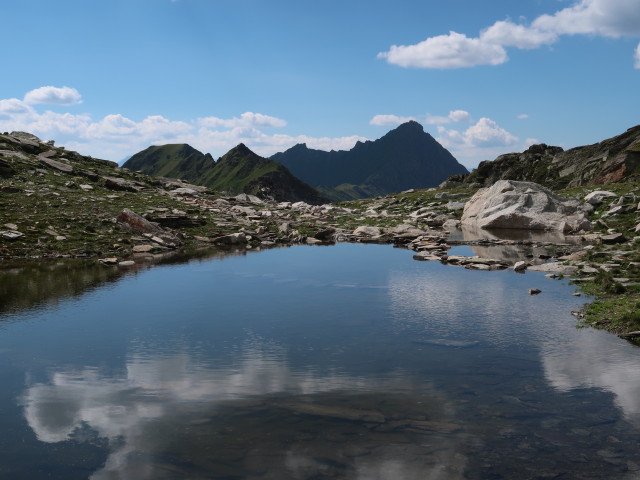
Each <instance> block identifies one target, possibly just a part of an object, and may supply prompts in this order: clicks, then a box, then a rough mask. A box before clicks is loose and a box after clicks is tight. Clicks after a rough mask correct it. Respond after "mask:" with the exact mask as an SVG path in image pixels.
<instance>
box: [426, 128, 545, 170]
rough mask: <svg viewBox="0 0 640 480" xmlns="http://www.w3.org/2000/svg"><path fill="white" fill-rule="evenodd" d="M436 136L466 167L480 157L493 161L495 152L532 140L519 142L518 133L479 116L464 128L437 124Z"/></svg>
mask: <svg viewBox="0 0 640 480" xmlns="http://www.w3.org/2000/svg"><path fill="white" fill-rule="evenodd" d="M435 138H436V140H437V141H438V142H439V143H440V144H441V145H442V146H443V147H445V148H447V149H448V150H450V151H451V153H452V154H453V156H455V157H456V159H457V160H458V161H459V162H460V163H462V164H463V165H465V166H466V167H468V168H475V167H476V166H477V165H478V163H479V162H480V161H481V160H489V159H490V160H493V159H494V158H495V157H497V156H498V155H501V154H503V153H507V152H509V151H521V150H524V149H525V148H527V147H528V146H530V145H532V143H529V141H531V140H535V139H527V140H526V141H525V142H522V141H521V140H520V139H519V138H518V137H517V136H515V135H513V134H512V133H510V132H508V131H507V130H505V129H504V128H502V127H501V126H500V125H498V124H497V123H496V122H495V121H494V120H492V119H490V118H487V117H482V118H481V119H480V120H478V121H477V122H476V123H475V124H473V125H471V126H470V127H469V128H467V129H466V130H456V129H454V128H447V127H445V126H443V125H439V126H438V127H437V135H436V137H435ZM533 143H536V142H535V141H534V142H533Z"/></svg>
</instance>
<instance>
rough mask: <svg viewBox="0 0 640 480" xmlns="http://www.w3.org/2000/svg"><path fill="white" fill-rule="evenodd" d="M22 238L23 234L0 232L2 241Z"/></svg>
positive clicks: (10, 231)
mask: <svg viewBox="0 0 640 480" xmlns="http://www.w3.org/2000/svg"><path fill="white" fill-rule="evenodd" d="M22 236H24V233H20V232H18V231H16V230H0V237H1V238H3V239H4V240H17V239H18V238H20V237H22Z"/></svg>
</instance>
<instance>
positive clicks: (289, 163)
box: [123, 121, 468, 203]
mask: <svg viewBox="0 0 640 480" xmlns="http://www.w3.org/2000/svg"><path fill="white" fill-rule="evenodd" d="M123 167H125V168H128V169H130V170H136V171H139V172H142V173H146V174H148V175H155V176H162V177H169V178H180V179H183V180H186V181H188V182H191V183H194V184H197V185H205V186H208V187H210V188H213V189H215V190H221V191H227V192H229V193H250V194H254V195H258V196H262V197H271V198H274V199H276V200H289V201H298V200H303V201H305V202H307V203H323V202H326V201H328V200H327V199H330V200H332V201H339V200H352V199H357V198H365V197H374V196H378V195H386V194H388V193H394V192H400V191H403V190H408V189H411V188H427V187H435V186H437V185H439V184H440V183H441V182H442V181H443V180H445V179H446V178H447V177H448V176H450V175H453V174H465V173H468V171H467V169H466V168H465V167H463V166H462V165H460V164H459V163H458V162H457V161H456V159H455V158H454V157H453V155H451V153H449V151H448V150H446V149H445V148H444V147H443V146H442V145H440V144H439V143H438V142H437V141H436V140H435V139H434V138H433V137H432V136H431V135H429V134H428V133H426V132H425V131H424V130H423V128H422V126H421V125H420V124H419V123H417V122H413V121H412V122H407V123H405V124H402V125H400V126H399V127H398V128H396V129H394V130H392V131H390V132H389V133H387V134H386V135H385V136H383V137H382V138H380V139H378V140H375V141H366V142H364V143H362V142H358V143H357V144H356V145H355V146H354V147H353V148H352V149H351V150H349V151H330V152H325V151H322V150H313V149H310V148H307V146H306V145H304V144H300V145H296V146H294V147H292V148H290V149H289V150H287V151H285V152H283V153H277V154H275V155H273V156H272V157H271V159H267V158H263V157H260V156H259V155H256V154H255V153H254V152H252V151H251V150H249V148H247V147H246V146H245V145H243V144H240V145H238V146H237V147H235V148H234V149H232V150H230V151H229V152H228V153H226V154H225V155H223V156H222V157H221V158H220V159H219V160H218V161H217V162H216V161H214V159H213V157H212V156H211V155H210V154H206V155H205V154H203V153H201V152H199V151H198V150H196V149H195V148H193V147H191V146H189V145H186V144H174V145H162V146H153V147H149V148H147V149H145V150H143V151H141V152H138V153H136V154H135V155H133V156H132V157H131V158H130V159H129V160H127V161H126V162H125V163H124V165H123ZM309 185H311V186H313V187H315V189H314V188H311V187H310V186H309Z"/></svg>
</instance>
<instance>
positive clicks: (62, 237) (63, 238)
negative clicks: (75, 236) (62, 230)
mask: <svg viewBox="0 0 640 480" xmlns="http://www.w3.org/2000/svg"><path fill="white" fill-rule="evenodd" d="M66 239H67V237H65V236H64V235H56V240H57V241H59V242H61V241H62V240H66Z"/></svg>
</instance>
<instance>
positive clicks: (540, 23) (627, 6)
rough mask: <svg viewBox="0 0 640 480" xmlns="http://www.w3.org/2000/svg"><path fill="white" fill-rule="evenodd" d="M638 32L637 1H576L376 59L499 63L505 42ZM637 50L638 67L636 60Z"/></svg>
mask: <svg viewBox="0 0 640 480" xmlns="http://www.w3.org/2000/svg"><path fill="white" fill-rule="evenodd" d="M577 34H580V35H600V36H605V37H613V38H618V37H622V36H631V37H637V36H640V6H639V5H638V0H578V1H576V2H575V3H574V4H573V5H572V6H570V7H567V8H564V9H562V10H559V11H557V12H555V13H554V14H552V15H548V14H545V15H541V16H539V17H537V18H536V19H535V20H534V21H533V22H531V24H530V25H524V24H516V23H513V22H511V21H509V20H501V21H497V22H495V23H494V24H493V25H491V26H490V27H488V28H486V29H484V30H483V31H481V32H480V35H479V37H477V38H473V37H467V36H466V35H464V34H461V33H456V32H450V33H449V35H438V36H435V37H430V38H427V39H426V40H424V41H422V42H420V43H417V44H415V45H400V46H397V45H393V46H392V47H391V48H390V49H389V51H387V52H381V53H379V54H378V58H384V59H386V60H387V62H389V63H392V64H395V65H399V66H401V67H416V68H437V69H445V68H462V67H473V66H477V65H500V64H502V63H505V62H506V61H507V60H508V57H507V52H506V50H505V48H504V47H515V48H519V49H534V48H539V47H541V46H543V45H549V44H552V43H555V42H557V41H558V40H559V36H560V35H577ZM639 55H640V54H639V53H638V51H636V54H635V60H636V68H640V67H638V64H639V63H640V61H638V56H639Z"/></svg>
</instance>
